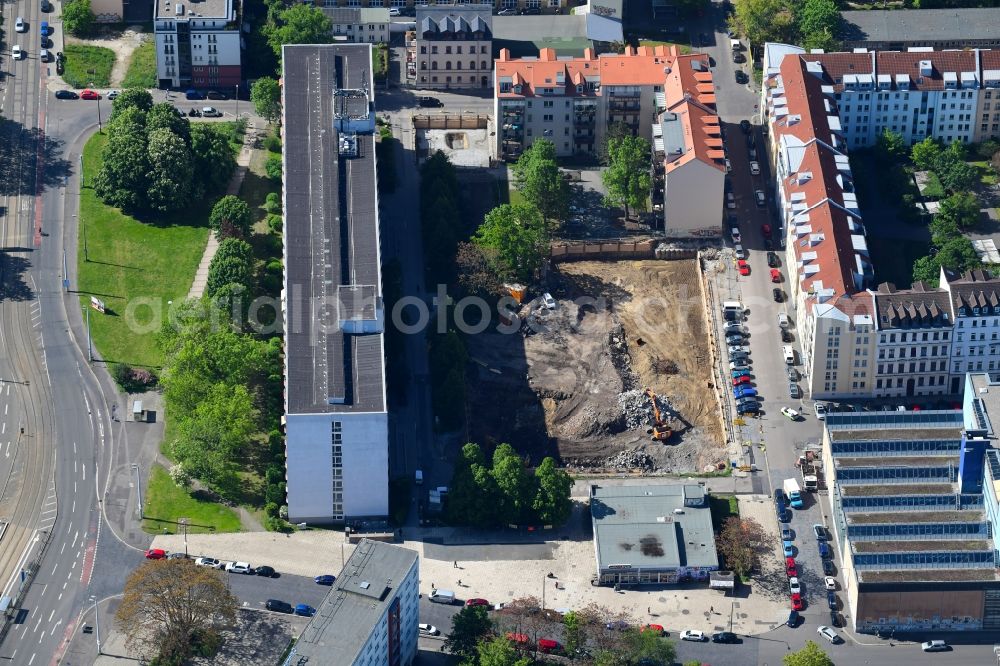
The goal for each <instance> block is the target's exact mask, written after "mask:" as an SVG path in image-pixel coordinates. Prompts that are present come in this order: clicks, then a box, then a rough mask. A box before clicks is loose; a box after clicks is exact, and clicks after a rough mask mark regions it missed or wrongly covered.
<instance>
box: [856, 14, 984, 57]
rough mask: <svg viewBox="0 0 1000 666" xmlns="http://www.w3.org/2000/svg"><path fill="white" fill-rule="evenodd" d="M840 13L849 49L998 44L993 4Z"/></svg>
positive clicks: (960, 46)
mask: <svg viewBox="0 0 1000 666" xmlns="http://www.w3.org/2000/svg"><path fill="white" fill-rule="evenodd" d="M841 16H842V17H843V20H844V26H843V40H844V45H845V46H848V47H851V48H856V47H865V48H877V49H901V48H906V47H910V46H933V47H935V48H966V47H969V48H975V47H978V48H995V47H1000V12H998V11H997V9H996V8H995V7H982V8H975V9H906V10H873V11H848V12H841Z"/></svg>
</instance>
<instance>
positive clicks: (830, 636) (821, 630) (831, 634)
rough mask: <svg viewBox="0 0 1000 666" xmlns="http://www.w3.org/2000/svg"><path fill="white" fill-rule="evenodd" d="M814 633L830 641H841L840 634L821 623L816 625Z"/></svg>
mask: <svg viewBox="0 0 1000 666" xmlns="http://www.w3.org/2000/svg"><path fill="white" fill-rule="evenodd" d="M816 633H817V634H819V635H820V636H822V637H823V638H825V639H826V640H828V641H830V642H831V643H839V642H840V641H841V638H840V634H838V633H837V632H836V631H834V630H833V629H831V628H830V627H828V626H826V625H825V624H822V625H820V626H818V627H816Z"/></svg>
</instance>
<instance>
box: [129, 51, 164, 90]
mask: <svg viewBox="0 0 1000 666" xmlns="http://www.w3.org/2000/svg"><path fill="white" fill-rule="evenodd" d="M155 87H156V44H155V43H154V42H153V41H152V40H148V41H145V42H143V43H142V46H140V47H139V48H137V49H136V50H135V51H133V52H132V59H131V60H129V63H128V71H127V72H125V79H124V80H122V88H155Z"/></svg>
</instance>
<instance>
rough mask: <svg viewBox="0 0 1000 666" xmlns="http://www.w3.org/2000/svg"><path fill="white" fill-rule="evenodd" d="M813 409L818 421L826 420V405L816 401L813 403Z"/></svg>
mask: <svg viewBox="0 0 1000 666" xmlns="http://www.w3.org/2000/svg"><path fill="white" fill-rule="evenodd" d="M813 411H814V412H816V418H817V419H819V420H820V421H825V420H826V405H824V404H823V403H822V402H817V403H816V404H815V405H813Z"/></svg>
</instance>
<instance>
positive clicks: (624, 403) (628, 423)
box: [618, 389, 670, 430]
mask: <svg viewBox="0 0 1000 666" xmlns="http://www.w3.org/2000/svg"><path fill="white" fill-rule="evenodd" d="M618 406H619V407H621V410H622V414H623V415H624V416H625V427H626V428H628V429H629V430H634V429H636V428H646V427H648V426H649V425H650V423H652V414H653V408H652V406H651V405H650V404H649V397H648V396H647V395H646V393H645V391H642V390H640V389H632V390H631V391H624V392H622V393H619V394H618ZM656 406H657V407H659V408H660V413H661V414H669V413H670V402H669V401H668V400H667V399H666V398H664V397H663V396H661V395H657V396H656Z"/></svg>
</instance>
